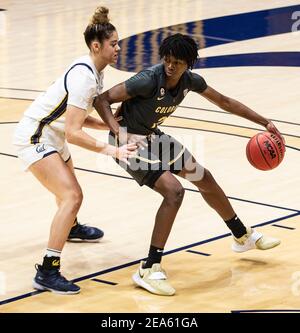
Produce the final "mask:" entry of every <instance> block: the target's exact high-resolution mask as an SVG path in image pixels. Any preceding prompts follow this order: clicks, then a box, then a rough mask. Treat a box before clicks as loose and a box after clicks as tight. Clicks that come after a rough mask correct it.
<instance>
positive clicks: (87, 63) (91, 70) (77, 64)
mask: <svg viewBox="0 0 300 333" xmlns="http://www.w3.org/2000/svg"><path fill="white" fill-rule="evenodd" d="M71 71H72V74H73V73H78V74H79V75H81V76H82V75H83V76H86V77H89V78H93V79H95V77H96V75H97V73H96V72H95V71H96V69H95V66H94V65H93V63H92V60H91V58H90V57H89V56H88V55H85V56H82V57H79V58H77V59H75V60H74V61H73V62H72V63H71V65H69V67H68V68H67V70H66V72H67V73H69V72H71Z"/></svg>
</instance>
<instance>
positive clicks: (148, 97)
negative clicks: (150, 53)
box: [120, 64, 207, 135]
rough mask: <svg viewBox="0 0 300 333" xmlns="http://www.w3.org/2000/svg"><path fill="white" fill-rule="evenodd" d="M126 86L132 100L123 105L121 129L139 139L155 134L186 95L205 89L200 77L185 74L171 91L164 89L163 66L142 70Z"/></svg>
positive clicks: (126, 82)
mask: <svg viewBox="0 0 300 333" xmlns="http://www.w3.org/2000/svg"><path fill="white" fill-rule="evenodd" d="M125 86H126V89H127V93H128V94H129V95H130V96H131V97H132V98H130V99H128V100H126V101H124V102H123V103H122V106H121V114H120V115H122V116H123V120H122V121H121V122H120V125H121V126H124V127H127V130H128V132H129V133H135V134H142V135H148V134H151V133H153V132H157V130H158V129H157V127H158V126H159V125H161V124H162V123H163V122H164V121H165V119H167V118H168V117H169V116H170V115H171V114H172V113H173V112H174V111H175V110H176V109H177V107H178V105H179V104H180V103H181V102H182V100H183V99H184V97H185V96H186V95H187V93H188V92H189V91H196V92H200V93H202V92H203V91H204V90H205V89H206V88H207V84H206V82H205V80H204V79H203V78H202V76H200V75H198V74H196V73H193V72H192V71H190V70H186V71H185V72H184V74H183V75H182V76H181V78H180V80H179V82H178V84H177V86H176V87H175V88H174V89H172V90H168V89H166V74H165V71H164V66H163V64H159V65H155V66H153V67H150V68H148V69H145V70H142V71H141V72H139V73H138V74H136V75H134V76H133V77H131V78H130V79H128V80H127V81H125Z"/></svg>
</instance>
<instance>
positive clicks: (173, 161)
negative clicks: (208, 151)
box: [168, 147, 185, 165]
mask: <svg viewBox="0 0 300 333" xmlns="http://www.w3.org/2000/svg"><path fill="white" fill-rule="evenodd" d="M184 151H185V147H182V150H181V151H180V152H179V154H178V155H177V156H176V157H175V158H174V159H173V160H172V161H170V162H168V165H171V164H173V163H175V162H176V161H177V160H178V159H179V158H180V157H181V156H182V155H183V153H184Z"/></svg>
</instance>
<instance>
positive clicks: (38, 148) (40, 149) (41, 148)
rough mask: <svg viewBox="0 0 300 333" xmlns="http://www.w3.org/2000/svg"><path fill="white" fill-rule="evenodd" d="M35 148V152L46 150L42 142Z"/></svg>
mask: <svg viewBox="0 0 300 333" xmlns="http://www.w3.org/2000/svg"><path fill="white" fill-rule="evenodd" d="M35 150H36V152H37V153H42V152H43V151H45V150H46V148H45V145H44V144H42V145H38V146H36V148H35Z"/></svg>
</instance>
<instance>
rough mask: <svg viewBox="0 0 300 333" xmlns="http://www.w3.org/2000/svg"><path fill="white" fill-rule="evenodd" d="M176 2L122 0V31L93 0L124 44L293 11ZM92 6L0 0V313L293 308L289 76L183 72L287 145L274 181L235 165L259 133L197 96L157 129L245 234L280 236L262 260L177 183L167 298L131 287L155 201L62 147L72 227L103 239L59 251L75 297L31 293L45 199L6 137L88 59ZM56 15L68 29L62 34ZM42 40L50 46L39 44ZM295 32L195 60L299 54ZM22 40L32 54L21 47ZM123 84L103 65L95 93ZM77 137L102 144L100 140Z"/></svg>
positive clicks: (256, 70) (295, 210)
mask: <svg viewBox="0 0 300 333" xmlns="http://www.w3.org/2000/svg"><path fill="white" fill-rule="evenodd" d="M172 3H173V2H172ZM182 3H183V4H185V7H184V10H181V11H179V10H178V7H177V6H174V5H173V6H171V5H170V2H168V1H165V2H163V3H162V2H161V1H156V0H154V1H152V2H151V4H149V3H148V2H146V1H139V2H138V5H136V6H135V5H134V3H133V2H130V1H122V10H123V11H124V12H126V13H131V22H130V24H129V23H128V19H126V15H123V16H119V15H118V13H119V7H120V3H119V2H118V1H103V2H101V4H104V5H107V6H108V7H109V8H110V10H111V15H112V18H114V19H115V21H117V23H115V25H116V26H117V28H118V31H119V36H120V39H122V38H126V37H128V36H132V35H134V34H139V33H141V32H144V31H148V30H149V29H150V30H151V29H157V28H160V27H162V26H163V27H165V26H171V25H175V24H179V23H183V22H190V21H193V20H200V19H210V18H215V17H219V16H226V15H233V14H239V13H248V12H252V11H257V10H265V9H268V8H277V7H284V6H292V5H296V4H297V1H290V0H289V1H283V0H275V1H270V2H268V3H267V2H260V1H246V0H243V1H240V2H239V7H238V8H237V6H236V2H235V1H228V6H226V8H224V6H223V5H222V3H223V2H222V1H221V0H216V1H215V5H214V6H209V5H208V2H207V1H182ZM98 4H99V3H98V1H90V0H89V1H85V3H84V4H82V2H81V1H79V0H74V1H72V6H71V5H70V2H69V1H67V0H63V1H58V0H54V1H51V2H50V1H44V2H42V3H41V4H39V6H36V5H35V3H34V2H33V1H30V0H29V1H27V2H26V4H24V5H20V6H18V5H16V4H13V3H12V2H11V1H6V0H4V1H3V3H2V2H1V5H0V7H1V8H3V9H6V11H0V72H1V76H0V139H1V140H0V168H1V169H0V170H1V173H0V189H1V190H0V228H1V229H0V230H1V232H0V313H1V312H3V313H8V312H43V313H44V312H99V313H100V312H101V313H110V312H133V313H136V312H142V313H150V312H151V313H169V312H183V313H194V312H247V311H248V312H253V311H254V312H255V311H258V312H259V311H266V312H274V311H279V312H281V311H282V312H289V311H299V312H300V307H299V300H300V262H299V260H298V253H299V241H298V239H299V236H300V235H299V230H300V229H299V223H300V207H299V197H300V189H299V188H300V186H299V184H300V175H299V165H300V163H299V162H300V160H299V150H300V130H299V128H300V117H299V112H298V106H299V100H300V93H299V91H300V90H299V87H300V68H299V67H297V66H243V67H224V68H222V67H221V68H204V69H196V70H195V71H196V72H199V73H201V75H203V76H204V78H205V79H206V80H207V82H208V83H209V84H210V85H211V86H212V87H214V88H215V89H217V90H219V91H221V92H222V93H224V94H227V95H229V96H231V97H233V98H236V99H238V100H240V101H242V102H243V103H245V104H246V105H248V106H250V107H251V108H253V109H254V110H256V111H257V112H259V113H261V114H263V115H264V116H266V117H269V118H271V119H273V120H274V123H275V124H276V126H278V128H279V129H280V130H281V132H282V133H283V134H284V137H285V139H286V146H287V149H286V155H285V159H284V161H283V162H282V164H281V165H280V166H279V167H278V168H276V169H274V170H272V171H268V172H262V171H259V170H256V169H254V168H253V167H252V166H251V165H250V164H249V162H248V161H247V159H246V154H245V147H246V144H247V142H248V140H249V138H250V137H251V136H252V135H254V134H255V133H257V132H258V131H262V130H263V129H262V128H259V126H257V125H255V124H253V123H250V122H248V121H246V120H244V119H239V118H237V117H235V116H233V115H230V114H228V113H226V112H224V111H222V110H220V109H218V108H217V107H215V106H214V105H212V104H211V103H209V102H208V101H206V100H204V99H202V98H199V96H197V95H196V94H193V93H191V94H189V95H188V96H187V98H186V99H185V100H184V101H183V103H182V105H181V106H180V107H178V109H177V110H176V112H175V113H174V114H173V115H172V117H170V118H169V119H168V120H167V121H166V122H165V123H164V126H163V127H162V129H163V130H164V131H165V132H166V133H169V134H171V135H173V136H175V137H176V138H178V139H179V140H181V141H183V142H184V143H185V144H186V145H187V146H188V148H189V149H191V150H192V151H193V152H194V154H195V156H196V157H197V159H198V160H199V161H200V162H201V163H202V164H204V165H205V166H206V167H207V168H208V169H209V170H210V171H211V172H212V174H213V175H214V177H215V178H216V180H217V181H218V182H219V184H220V185H221V186H222V188H223V189H224V191H225V193H226V194H227V196H228V197H229V199H230V201H231V203H232V205H233V207H234V209H235V210H236V212H237V213H238V215H239V216H240V217H241V219H242V220H243V221H244V222H245V224H247V225H249V226H255V227H257V228H258V230H259V231H261V232H262V233H265V234H268V235H270V236H273V237H278V238H280V239H281V245H280V246H278V247H277V248H275V249H272V250H270V251H258V250H253V251H249V252H247V253H243V254H236V253H233V252H232V251H231V248H230V245H231V237H230V235H229V233H228V229H227V228H226V226H225V225H224V223H223V222H222V221H220V218H219V217H218V216H217V215H216V213H215V212H214V211H212V210H211V209H210V208H209V207H208V206H207V205H206V204H205V202H204V201H203V199H202V198H201V196H200V195H199V193H197V192H196V191H195V188H194V187H193V186H192V185H191V184H190V183H188V182H186V181H184V182H182V183H183V185H184V187H185V189H186V193H185V198H184V201H183V204H182V207H181V209H180V211H179V213H178V215H177V218H176V221H175V223H174V227H173V230H172V233H171V235H170V238H169V240H168V242H167V245H166V249H165V250H166V252H165V256H164V258H163V267H164V269H165V270H166V272H167V274H168V277H169V279H170V281H171V283H172V284H173V285H174V287H175V289H176V294H175V296H173V297H163V296H156V295H152V294H149V293H147V292H146V291H144V290H142V289H140V288H137V287H135V286H134V285H133V282H132V280H131V275H132V274H133V272H134V271H135V270H136V269H137V266H138V262H139V261H140V260H141V259H142V258H144V257H145V256H146V255H147V251H148V247H149V242H150V236H151V231H152V227H153V222H154V216H155V212H156V210H157V208H158V206H159V204H160V202H161V198H160V197H159V196H158V194H156V193H154V192H152V191H151V190H149V189H148V188H140V187H139V186H138V185H137V184H136V183H135V182H134V181H133V180H132V179H131V178H130V177H129V175H128V174H126V173H125V172H124V171H123V170H122V169H121V168H119V167H118V166H117V165H115V164H114V162H113V161H111V160H110V159H108V158H106V157H104V156H98V155H96V154H94V153H92V152H89V151H85V150H83V149H81V148H79V147H76V146H70V150H71V153H72V157H73V161H74V165H75V167H76V174H77V177H78V180H79V183H80V184H81V186H82V189H83V193H84V202H83V205H82V208H81V210H80V214H79V219H80V221H82V222H83V223H87V224H89V225H94V226H98V227H100V228H102V229H103V230H104V232H105V236H104V238H103V239H102V240H101V241H100V242H99V243H95V244H86V243H79V244H75V243H67V244H66V246H65V249H64V252H63V257H62V271H63V274H64V275H65V276H66V277H68V278H69V279H74V280H75V281H76V282H77V283H78V284H79V285H80V287H81V289H82V291H81V293H80V294H78V295H74V296H61V295H54V294H51V293H48V292H37V291H33V289H32V287H31V280H32V278H33V276H34V272H35V270H34V264H35V263H39V262H40V260H41V258H42V256H43V252H44V251H45V247H46V244H47V238H48V231H49V228H50V224H51V218H52V216H53V214H54V212H55V202H54V199H53V198H52V196H51V195H50V194H49V193H47V191H46V190H44V188H42V186H41V185H40V184H39V183H38V182H37V181H36V180H35V179H34V178H33V176H32V175H31V174H30V173H24V172H22V171H21V168H20V167H21V165H20V162H19V161H18V159H17V158H16V156H15V151H14V148H13V146H12V144H11V139H12V135H13V131H14V128H15V126H16V123H17V122H18V120H19V119H20V118H21V116H22V113H23V112H24V110H25V109H26V107H28V105H29V104H30V103H31V101H32V99H34V98H35V97H36V96H37V95H38V94H39V93H40V92H41V91H44V90H45V89H46V88H47V86H48V84H50V83H51V82H52V81H53V80H54V79H55V78H56V77H57V76H58V75H60V74H61V72H62V71H63V70H64V68H65V66H67V65H68V63H69V62H70V61H72V60H73V59H74V58H76V57H77V56H80V55H82V54H85V53H86V52H87V51H86V48H85V46H84V43H83V40H82V31H83V29H84V26H85V24H86V23H87V20H88V17H89V16H90V14H91V13H92V12H93V10H94V8H95V6H97V5H98ZM168 5H169V6H168ZM22 6H23V7H22ZM1 8H0V9H1ZM145 8H147V13H148V15H147V18H145V14H144V13H145ZM26 13H27V14H26ZM29 14H30V15H29ZM167 14H168V15H167ZM69 18H73V19H69ZM127 18H128V15H127ZM67 19H68V23H69V25H68V27H67V28H66V29H65V30H63V29H62V27H63V26H64V22H66V21H67ZM50 21H51V24H49V22H50ZM15 22H19V24H14V23H15ZM62 30H63V31H64V32H63V33H60V31H62ZM18 34H19V35H18ZM72 34H73V36H72ZM16 35H18V36H23V38H20V39H19V47H20V48H21V49H22V52H20V51H17V50H16V49H15V44H14V43H13V42H12V41H13V36H16ZM32 36H33V37H32ZM47 36H51V37H49V42H47ZM297 36H299V35H295V34H292V33H284V34H277V35H274V36H268V37H263V38H253V39H249V40H244V41H240V42H234V43H230V44H224V45H218V46H213V47H207V48H204V49H202V50H200V55H202V56H218V55H224V54H239V53H248V52H249V51H251V52H262V51H280V52H292V51H293V52H299V51H300V44H299V43H298V42H297V41H298V39H297ZM31 38H32V40H31ZM298 38H299V37H298ZM33 41H35V42H37V43H38V46H37V45H34V47H31V48H30V47H29V45H30V42H33ZM32 45H33V44H32ZM47 46H48V47H47ZM54 49H55V52H52V53H51V50H54ZM145 52H147V50H145ZM132 74H133V73H132V72H125V71H120V70H117V69H115V68H111V67H109V68H107V70H106V72H105V75H106V76H105V89H106V88H108V87H110V86H112V85H113V84H116V83H118V82H120V81H122V80H124V79H126V78H128V77H130V76H131V75H132ZM95 116H97V115H96V114H95ZM87 131H88V132H89V133H90V134H92V135H94V136H96V137H98V138H99V139H100V140H103V141H106V140H107V132H105V131H103V132H97V131H93V130H87Z"/></svg>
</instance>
